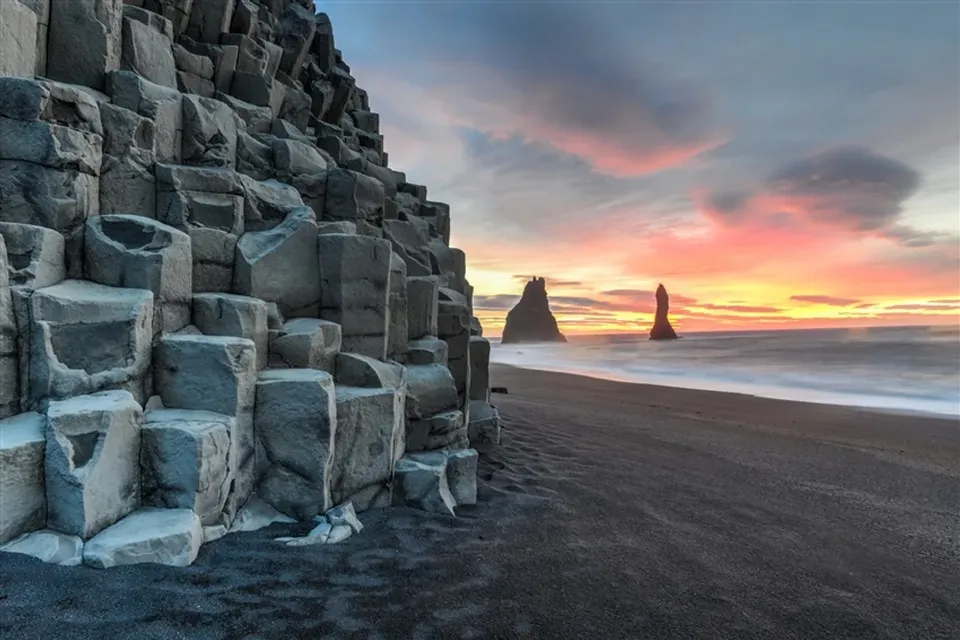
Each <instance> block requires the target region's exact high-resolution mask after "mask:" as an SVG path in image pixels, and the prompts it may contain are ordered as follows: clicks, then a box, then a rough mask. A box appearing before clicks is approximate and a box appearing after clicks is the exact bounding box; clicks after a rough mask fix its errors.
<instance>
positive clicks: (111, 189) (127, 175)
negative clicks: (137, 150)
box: [99, 155, 157, 218]
mask: <svg viewBox="0 0 960 640" xmlns="http://www.w3.org/2000/svg"><path fill="white" fill-rule="evenodd" d="M99 196H100V212H101V213H102V214H104V215H109V214H114V213H134V214H136V215H138V216H142V217H146V218H155V217H156V215H157V214H156V210H157V200H156V197H157V185H156V180H155V179H154V177H153V171H152V170H151V169H149V168H147V167H145V166H143V165H142V164H140V163H139V162H137V161H135V160H134V159H133V158H132V157H131V156H123V157H119V158H117V157H114V156H107V155H105V156H104V157H103V164H102V165H101V169H100V193H99Z"/></svg>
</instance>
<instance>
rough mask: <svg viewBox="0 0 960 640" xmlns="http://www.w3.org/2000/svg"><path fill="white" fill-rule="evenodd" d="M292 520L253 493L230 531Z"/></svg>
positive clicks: (236, 531) (239, 530) (254, 528)
mask: <svg viewBox="0 0 960 640" xmlns="http://www.w3.org/2000/svg"><path fill="white" fill-rule="evenodd" d="M294 522H296V520H294V519H293V518H291V517H289V516H285V515H283V514H282V513H280V512H279V511H277V510H276V509H274V508H273V507H271V506H270V505H269V504H267V503H266V502H264V501H263V499H262V498H261V497H260V496H258V495H256V494H253V495H252V496H250V499H249V500H247V503H246V504H245V505H243V508H242V509H240V512H239V513H238V514H237V517H236V518H235V519H234V521H233V524H232V525H231V526H230V533H241V532H244V531H258V530H260V529H264V528H266V527H269V526H270V525H272V524H291V523H294Z"/></svg>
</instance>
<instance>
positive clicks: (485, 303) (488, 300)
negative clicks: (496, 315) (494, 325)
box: [473, 293, 520, 311]
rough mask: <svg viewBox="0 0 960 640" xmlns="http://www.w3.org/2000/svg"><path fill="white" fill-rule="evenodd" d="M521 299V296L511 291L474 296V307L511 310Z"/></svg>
mask: <svg viewBox="0 0 960 640" xmlns="http://www.w3.org/2000/svg"><path fill="white" fill-rule="evenodd" d="M519 301H520V296H518V295H514V294H510V293H498V294H495V295H492V296H473V308H474V309H481V310H484V311H504V310H506V311H509V310H510V309H512V308H513V306H514V305H515V304H517V302H519Z"/></svg>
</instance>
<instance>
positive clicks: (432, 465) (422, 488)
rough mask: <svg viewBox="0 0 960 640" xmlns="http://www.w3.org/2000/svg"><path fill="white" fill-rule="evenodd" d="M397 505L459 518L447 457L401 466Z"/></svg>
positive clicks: (425, 458) (404, 462) (409, 459)
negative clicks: (448, 474)
mask: <svg viewBox="0 0 960 640" xmlns="http://www.w3.org/2000/svg"><path fill="white" fill-rule="evenodd" d="M395 484H396V487H395V489H394V504H395V505H405V506H408V507H414V508H416V509H421V510H423V511H428V512H431V513H440V514H444V515H450V516H452V515H455V514H454V507H456V504H457V503H456V501H455V500H454V499H453V495H452V494H451V493H450V487H449V486H448V484H447V461H446V457H445V456H444V455H443V454H433V455H431V456H429V457H428V456H421V457H420V458H413V457H411V456H405V457H403V458H402V459H401V460H400V462H398V463H397V478H396V482H395Z"/></svg>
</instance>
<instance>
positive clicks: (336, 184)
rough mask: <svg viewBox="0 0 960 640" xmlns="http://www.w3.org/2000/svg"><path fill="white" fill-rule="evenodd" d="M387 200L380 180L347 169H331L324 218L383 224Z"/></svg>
mask: <svg viewBox="0 0 960 640" xmlns="http://www.w3.org/2000/svg"><path fill="white" fill-rule="evenodd" d="M385 197H386V196H385V194H384V190H383V184H382V183H380V181H379V180H377V179H375V178H371V177H370V176H367V175H364V174H362V173H357V172H356V171H350V170H348V169H339V168H337V169H332V170H330V171H329V172H328V174H327V185H326V196H325V199H324V212H323V215H324V218H325V219H329V220H351V221H358V220H366V221H369V222H377V221H381V220H382V219H383V207H384V198H385Z"/></svg>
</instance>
